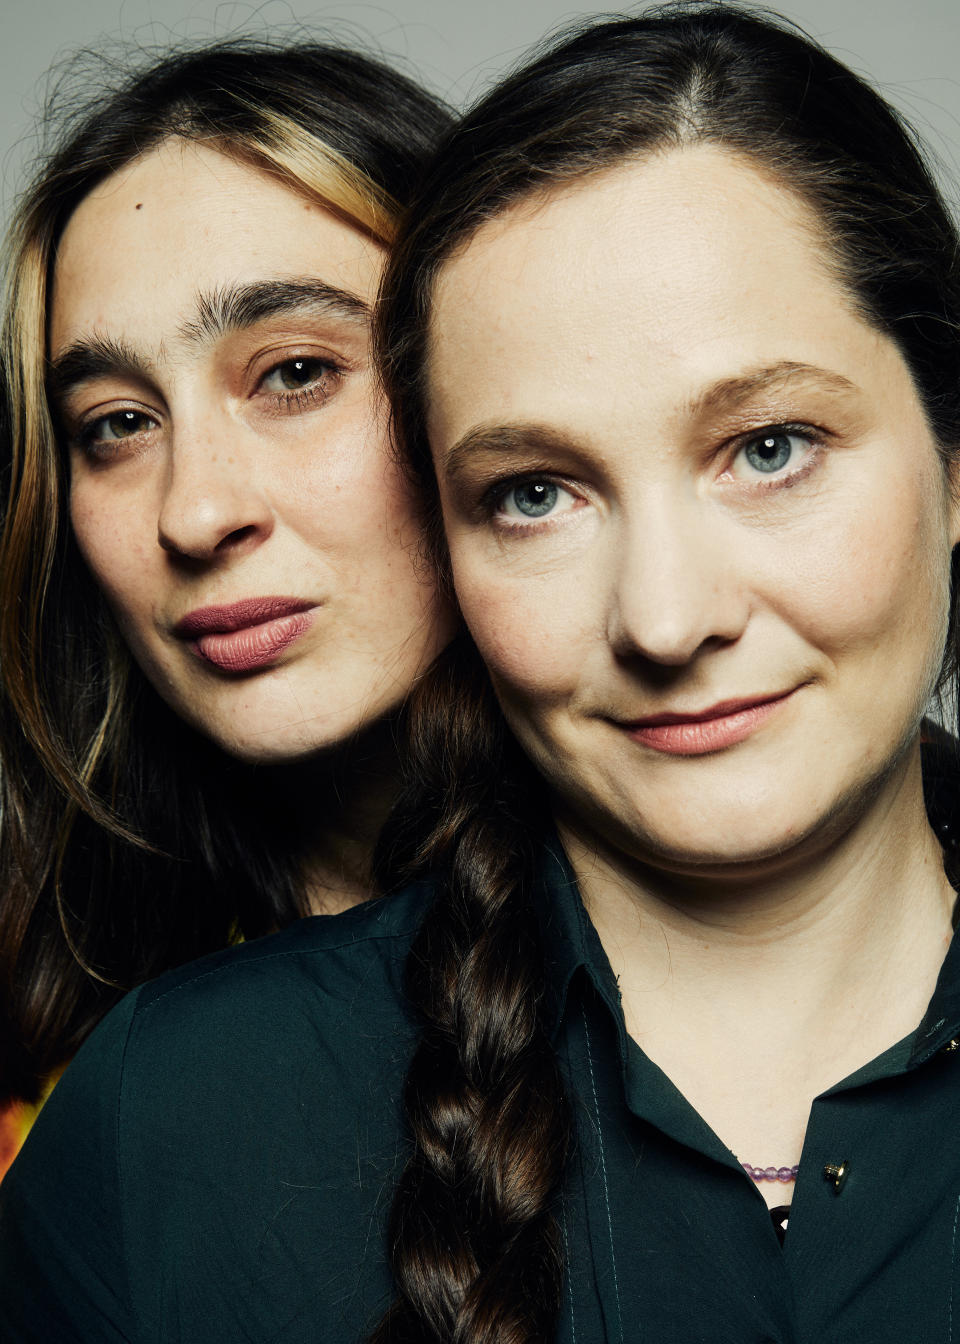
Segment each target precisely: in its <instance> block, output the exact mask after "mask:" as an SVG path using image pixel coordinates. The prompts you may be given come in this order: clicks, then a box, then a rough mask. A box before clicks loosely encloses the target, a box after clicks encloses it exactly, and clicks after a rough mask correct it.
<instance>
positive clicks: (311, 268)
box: [50, 139, 383, 354]
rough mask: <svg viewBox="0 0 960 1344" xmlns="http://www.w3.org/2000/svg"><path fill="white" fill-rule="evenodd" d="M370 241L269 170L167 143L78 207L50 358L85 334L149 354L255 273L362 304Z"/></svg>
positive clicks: (60, 264) (371, 277)
mask: <svg viewBox="0 0 960 1344" xmlns="http://www.w3.org/2000/svg"><path fill="white" fill-rule="evenodd" d="M382 264H383V257H382V253H381V251H380V249H379V248H378V247H377V245H376V244H375V243H373V242H371V241H370V240H369V239H368V238H367V237H366V236H365V235H363V234H362V233H360V231H359V230H357V229H354V228H352V227H351V226H350V225H349V224H347V223H345V222H344V221H342V220H340V219H339V218H337V217H336V216H335V215H333V214H332V213H331V212H330V211H328V210H326V209H325V208H324V207H323V206H322V205H320V204H318V203H316V202H314V201H311V200H309V199H307V198H306V197H305V196H302V195H300V194H299V193H298V192H296V191H293V190H292V189H290V188H288V187H287V186H285V185H284V184H283V183H282V182H281V181H279V180H278V179H276V178H274V177H272V176H271V175H270V174H269V173H267V172H265V171H261V170H260V169H258V168H255V167H253V166H250V165H247V164H244V163H241V162H239V161H238V160H236V159H234V158H232V157H230V156H228V155H226V154H223V153H220V152H219V151H218V150H215V149H212V148H210V147H208V146H205V145H199V144H195V143H192V142H189V141H184V140H176V139H172V140H167V141H164V142H163V143H162V144H160V145H159V146H158V147H157V148H156V149H153V150H151V151H149V152H148V153H146V154H144V155H142V156H141V157H140V158H138V159H135V160H134V161H133V162H132V163H131V164H129V165H127V166H126V167H125V168H123V169H122V170H120V171H119V172H117V173H114V174H113V175H112V176H111V177H109V178H107V179H106V180H105V181H104V182H102V183H100V184H99V186H97V187H96V188H95V189H94V190H93V191H92V192H91V193H90V194H89V195H88V196H87V197H85V199H84V200H83V201H82V202H81V203H80V205H79V206H78V207H77V209H76V211H75V212H74V214H73V216H72V217H71V219H70V221H69V223H68V225H67V227H66V229H65V231H64V234H63V238H62V239H61V243H60V246H59V248H58V251H57V258H56V264H55V267H54V277H53V292H52V298H51V308H50V343H51V350H52V352H53V353H54V354H56V352H57V350H58V348H63V347H65V346H67V345H69V344H71V343H72V342H74V341H76V340H78V339H80V338H82V337H85V336H88V335H89V334H90V333H91V332H92V331H97V332H106V333H107V334H109V335H117V334H119V335H122V336H123V337H124V338H128V339H129V340H131V341H132V342H136V343H137V344H139V345H143V346H145V347H146V346H151V347H155V346H158V345H160V344H162V343H163V342H164V341H165V340H167V339H168V338H170V337H171V336H172V334H173V333H174V332H175V331H176V330H177V329H178V328H179V327H181V326H182V325H183V322H184V318H185V316H187V315H189V313H190V312H191V310H192V308H193V306H195V304H196V299H197V295H198V294H201V293H204V294H210V293H215V292H216V291H218V290H219V289H222V288H224V287H226V286H230V285H236V284H243V283H246V282H252V281H255V280H256V279H258V278H261V277H263V276H265V275H269V276H283V275H294V276H300V275H311V276H316V277H317V278H318V279H321V280H323V281H325V282H327V283H328V284H330V285H333V286H335V287H337V288H340V289H344V290H347V291H349V292H350V293H354V294H356V295H357V296H358V297H359V298H361V299H366V300H367V301H369V302H372V301H373V299H374V298H375V295H376V290H377V286H378V283H379V278H380V273H381V269H382Z"/></svg>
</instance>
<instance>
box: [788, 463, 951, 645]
mask: <svg viewBox="0 0 960 1344" xmlns="http://www.w3.org/2000/svg"><path fill="white" fill-rule="evenodd" d="M808 542H809V544H808V545H807V546H805V547H803V549H802V552H801V554H800V555H798V556H797V566H796V571H795V574H794V576H793V578H792V580H791V579H790V578H789V576H787V575H786V574H784V576H783V582H784V590H785V591H790V592H791V593H792V607H793V610H794V612H795V623H796V624H797V626H799V628H800V630H801V633H804V634H808V635H809V637H810V638H811V640H812V641H813V642H815V643H817V644H819V645H820V646H821V647H822V648H823V649H824V650H825V651H826V652H827V653H828V654H832V653H836V654H837V655H838V656H841V655H843V654H844V653H845V652H846V651H848V650H859V651H861V652H863V653H865V654H866V655H868V656H869V655H872V654H877V655H882V656H884V657H887V656H889V654H890V652H891V651H892V650H897V651H898V652H899V655H900V656H901V657H902V658H904V659H906V660H910V659H914V660H916V661H918V662H924V663H925V662H926V661H927V660H928V659H929V657H931V656H933V657H937V658H939V651H940V648H941V646H942V639H943V635H944V633H945V628H946V626H945V623H946V619H947V608H948V602H949V590H948V582H949V565H950V544H949V539H948V537H947V530H946V518H945V513H944V506H943V490H942V487H941V486H940V483H939V481H938V480H937V479H935V478H934V479H931V478H930V477H929V476H928V475H925V474H921V475H916V476H912V477H900V478H899V479H897V478H894V480H893V481H892V482H891V484H890V486H889V488H887V489H884V490H876V491H873V492H872V493H871V494H870V496H869V497H864V496H863V495H859V496H857V497H855V498H851V499H847V500H844V499H842V498H841V499H840V500H838V501H837V507H836V508H835V509H832V510H831V511H830V513H829V514H825V515H823V516H821V518H820V519H819V522H818V526H817V528H816V529H815V532H814V534H813V535H812V536H811V537H810V538H808Z"/></svg>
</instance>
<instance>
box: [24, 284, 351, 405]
mask: <svg viewBox="0 0 960 1344" xmlns="http://www.w3.org/2000/svg"><path fill="white" fill-rule="evenodd" d="M294 313H301V314H309V315H312V316H318V317H321V316H322V317H334V318H340V319H344V320H346V321H348V322H351V323H354V324H356V325H357V326H359V327H362V328H364V329H367V328H369V326H370V321H371V310H370V305H369V304H368V303H366V302H365V301H364V300H363V299H361V298H360V297H359V296H358V295H357V294H352V293H351V292H350V291H349V290H346V289H338V288H337V287H336V286H335V285H328V284H327V283H326V282H325V281H323V280H314V279H312V278H309V277H307V278H302V279H294V280H256V281H252V282H251V283H249V284H236V285H225V286H223V287H222V288H220V289H216V290H213V291H211V292H210V293H201V294H198V295H197V297H196V315H195V316H194V317H193V318H191V319H190V320H189V321H188V322H185V323H183V325H182V326H181V327H180V329H179V332H178V335H179V337H180V339H181V340H183V341H184V342H186V343H187V344H188V345H197V344H202V343H205V342H207V341H215V340H217V339H218V338H219V337H220V336H223V335H225V334H226V333H227V332H229V331H237V330H239V329H241V328H243V327H251V326H253V325H254V324H255V323H257V322H264V321H266V320H267V319H268V318H271V317H280V316H283V315H284V314H294ZM153 368H154V361H153V359H152V358H151V357H150V356H149V355H147V354H145V353H144V352H142V351H138V350H136V349H135V348H134V347H133V346H131V345H129V344H127V343H126V342H125V341H117V340H112V339H111V338H109V337H107V336H99V335H94V336H90V337H88V338H84V339H81V340H78V341H75V342H74V343H73V344H72V345H70V346H69V347H68V348H67V349H66V350H64V351H63V353H62V354H59V355H58V356H57V357H56V359H53V360H51V361H50V364H49V369H48V376H47V389H48V392H49V395H50V396H51V398H53V399H54V400H55V401H62V400H63V399H64V397H66V395H67V394H68V393H69V392H70V391H71V390H72V389H73V388H75V387H77V386H79V385H80V384H81V383H85V382H90V381H91V379H94V378H103V377H109V376H112V375H117V374H119V375H121V376H125V377H131V378H143V377H150V376H151V373H152V371H153Z"/></svg>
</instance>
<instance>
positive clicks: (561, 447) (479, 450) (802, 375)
mask: <svg viewBox="0 0 960 1344" xmlns="http://www.w3.org/2000/svg"><path fill="white" fill-rule="evenodd" d="M794 382H802V383H816V384H819V385H820V386H821V387H822V388H824V389H825V390H826V391H828V392H839V393H850V392H857V391H858V390H859V389H858V388H857V385H856V383H852V382H851V381H850V379H849V378H845V377H844V376H843V375H842V374H840V373H834V372H833V371H831V370H830V369H821V368H818V367H817V365H815V364H800V363H797V362H796V361H794V360H780V361H779V362H778V363H776V364H769V365H765V366H764V367H762V368H758V369H750V370H748V371H747V372H746V373H743V374H738V375H737V376H736V377H735V378H722V379H720V380H719V381H718V382H716V383H713V384H711V386H710V387H708V388H706V389H705V390H704V391H703V392H701V393H699V394H698V395H697V396H696V397H694V398H693V399H692V401H691V402H690V403H689V404H688V406H687V408H686V414H687V415H688V416H689V417H691V418H692V419H701V418H703V417H705V416H717V415H722V414H729V413H730V412H731V411H734V410H736V409H737V407H738V406H741V405H742V404H743V403H744V402H745V401H749V400H750V398H751V397H755V396H758V395H760V394H761V393H763V392H771V391H774V390H776V389H778V388H781V387H784V386H789V385H790V384H791V383H794ZM574 447H575V445H574V444H573V443H572V442H571V441H570V439H569V438H568V437H567V436H566V435H564V434H563V433H562V432H559V431H558V430H556V429H553V428H551V427H549V426H547V425H540V424H535V423H521V424H514V425H496V424H494V425H475V426H474V427H473V428H472V429H469V430H468V431H467V432H466V434H464V435H463V436H462V437H461V438H459V439H458V440H457V442H456V443H455V444H454V445H453V447H452V448H451V449H450V450H449V451H448V453H447V455H446V463H445V467H446V472H447V474H448V475H449V476H451V477H453V476H457V475H458V474H459V473H460V472H462V471H464V470H466V468H467V467H468V465H469V464H470V462H471V461H475V460H476V458H477V456H478V455H490V456H503V455H510V454H513V453H515V454H521V453H525V454H528V455H529V454H537V453H538V452H539V453H542V454H543V455H544V456H545V457H552V456H555V455H556V454H557V453H562V452H570V451H571V449H573V448H574Z"/></svg>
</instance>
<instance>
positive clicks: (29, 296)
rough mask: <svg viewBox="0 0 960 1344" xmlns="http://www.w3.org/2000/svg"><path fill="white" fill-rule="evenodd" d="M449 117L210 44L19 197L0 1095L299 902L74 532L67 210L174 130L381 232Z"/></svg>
mask: <svg viewBox="0 0 960 1344" xmlns="http://www.w3.org/2000/svg"><path fill="white" fill-rule="evenodd" d="M100 73H101V74H102V73H103V72H102V71H101V72H100ZM448 122H449V116H448V114H447V112H446V111H445V109H444V108H443V107H442V106H441V105H440V104H439V103H438V102H437V101H436V100H435V99H433V98H432V97H431V96H430V95H428V94H427V93H425V92H424V91H423V90H421V89H419V88H418V87H417V86H416V85H414V84H413V83H411V82H410V81H409V80H408V79H406V78H405V77H403V76H402V75H400V74H398V73H397V72H395V71H393V70H391V69H389V68H388V67H387V66H385V65H383V64H381V63H380V62H378V61H375V60H372V59H370V58H368V57H366V56H364V55H361V54H359V53H355V52H350V51H345V50H342V49H338V48H336V47H331V46H325V45H323V44H319V43H310V42H296V43H293V44H286V45H284V44H283V43H275V44H272V43H269V42H264V41H253V40H249V41H244V40H239V41H232V42H221V43H213V44H209V45H206V46H204V47H201V48H193V49H189V50H185V51H179V52H177V51H175V52H168V53H166V54H165V55H164V56H163V57H162V58H161V59H160V60H158V61H157V60H153V61H150V62H148V64H147V65H146V66H145V67H144V68H142V69H139V70H135V71H134V72H133V73H132V74H131V75H129V76H128V77H127V78H126V79H125V80H124V81H123V83H122V84H121V85H120V87H118V88H116V89H115V90H114V92H113V93H112V94H109V93H106V92H104V90H103V88H102V87H101V88H98V92H97V97H96V100H95V101H94V102H92V103H90V105H89V106H88V107H87V109H86V110H85V111H83V110H81V112H80V113H79V114H75V115H74V116H73V117H72V118H71V119H70V121H69V122H68V124H67V126H66V127H65V129H64V130H63V131H62V132H61V134H60V137H59V141H58V143H57V144H56V146H55V149H54V152H53V153H52V154H51V156H50V157H49V159H48V160H47V162H46V163H45V164H44V165H43V166H42V167H41V169H40V171H39V173H38V175H37V177H36V179H35V180H34V182H33V183H32V185H31V186H30V187H29V188H28V189H27V191H26V192H25V193H24V195H23V197H22V199H21V201H20V204H19V206H18V209H17V210H16V213H15V215H14V218H13V222H12V225H11V228H10V232H9V235H8V239H7V247H6V287H5V294H4V308H3V321H2V330H0V359H2V363H3V373H4V395H3V426H2V429H3V435H2V453H3V458H2V467H0V474H2V480H3V501H2V505H0V507H2V510H3V514H2V530H0V767H2V768H0V884H2V887H0V889H2V892H3V899H2V903H0V1100H2V1099H3V1097H4V1096H19V1097H26V1098H32V1097H33V1096H35V1095H36V1094H37V1091H38V1089H39V1087H40V1083H41V1080H42V1078H43V1077H44V1076H45V1075H46V1074H48V1073H49V1072H50V1071H51V1070H52V1069H55V1068H56V1067H57V1066H59V1065H60V1064H62V1063H63V1062H64V1061H65V1060H66V1059H67V1058H68V1057H69V1056H70V1055H71V1054H72V1053H73V1052H74V1050H75V1049H76V1047H77V1046H78V1045H79V1043H80V1042H81V1041H82V1039H83V1038H84V1037H85V1036H86V1034H87V1033H88V1032H89V1031H90V1029H91V1028H92V1027H93V1025H94V1024H95V1023H96V1021H97V1020H98V1019H99V1018H100V1017H101V1016H102V1014H103V1013H104V1012H105V1011H106V1009H107V1008H108V1007H109V1006H110V1004H111V1003H112V1002H113V1001H114V1000H115V999H116V998H117V997H118V995H119V993H120V992H121V990H122V989H125V988H128V987H130V986H131V985H134V984H137V983H139V982H140V981H142V980H144V979H146V978H148V977H149V976H151V975H154V974H157V973H159V972H160V971H161V970H163V969H165V968H166V967H168V966H171V965H175V964H178V963H179V962H182V961H185V960H188V959H190V958H191V957H194V956H198V955H200V954H201V953H203V952H205V951H209V950H211V949H212V948H216V947H220V946H223V945H224V944H225V943H226V942H228V941H230V940H231V939H232V938H234V937H236V936H237V935H238V934H242V935H244V936H255V935H257V934H260V933H264V932H267V931H268V930H270V929H271V928H273V927H276V926H278V925H282V924H284V923H286V922H288V921H289V920H291V919H293V918H296V917H298V916H299V915H300V914H302V913H304V908H303V905H304V896H303V882H302V878H301V874H300V872H299V868H298V857H297V853H296V851H297V844H296V838H295V837H294V836H293V835H292V833H291V829H290V825H289V823H288V819H287V818H285V817H284V815H283V813H282V810H281V808H279V807H278V806H277V805H276V803H275V802H274V801H273V800H272V790H271V787H270V780H271V774H270V771H269V770H267V769H261V770H259V771H254V770H253V769H252V768H251V767H249V766H244V765H242V764H240V763H239V762H236V761H232V760H230V759H229V758H227V757H226V756H225V755H224V754H223V753H222V752H220V751H219V750H218V749H217V748H216V747H214V746H213V745H212V744H211V743H210V742H208V741H206V740H205V739H204V738H202V737H201V736H200V735H199V734H197V733H195V732H194V731H193V730H191V729H189V728H188V727H187V726H186V725H185V724H184V723H182V722H181V721H180V720H179V719H178V718H177V716H176V715H175V714H174V713H173V712H172V711H171V710H170V709H168V708H167V706H166V705H165V704H163V703H162V701H161V700H160V699H159V697H158V696H157V695H156V694H155V693H154V692H153V690H152V689H151V687H150V686H149V685H148V684H147V682H146V681H145V679H144V677H143V676H142V674H141V673H140V671H139V669H138V668H137V667H136V666H135V665H134V664H133V662H132V660H131V658H130V655H129V653H128V651H127V649H126V647H125V645H124V642H123V640H122V639H121V638H120V636H119V634H118V633H117V630H116V627H115V624H114V621H113V619H112V617H111V615H110V613H109V611H108V610H107V607H106V604H105V602H104V600H103V599H102V597H101V594H100V592H99V591H98V589H97V587H96V585H95V584H94V583H93V581H92V580H91V578H90V576H89V574H88V573H87V571H86V568H85V566H84V565H83V562H82V561H81V559H80V556H79V554H78V552H77V549H76V546H75V544H74V541H73V538H72V536H71V533H70V529H69V525H68V521H67V514H66V496H67V489H68V481H67V476H66V469H65V462H64V454H63V452H62V450H61V446H60V444H59V442H58V434H57V427H56V425H55V423H54V421H53V419H52V416H51V412H50V409H49V406H48V401H47V395H46V386H45V384H46V375H47V367H46V321H47V307H48V296H49V284H50V275H51V269H52V266H53V262H54V260H55V256H56V249H57V245H58V242H59V239H60V237H61V235H62V233H63V230H64V228H65V227H66V224H67V222H68V221H69V219H70V217H71V214H72V212H73V210H74V209H75V208H76V206H77V205H78V204H79V202H80V201H81V200H83V198H84V197H85V196H86V195H87V194H88V193H89V192H90V191H91V190H92V189H93V188H94V187H95V186H96V185H97V184H98V183H99V182H101V181H102V180H103V179H104V178H106V177H108V176H109V175H110V174H111V173H113V172H116V171H117V170H118V169H120V168H122V167H123V166H124V165H126V164H127V163H129V162H131V161H132V160H133V159H135V158H137V157H138V155H140V154H142V153H144V152H145V151H146V150H148V149H150V148H151V147H152V146H155V145H156V144H158V143H159V142H160V141H162V140H164V139H167V138H168V137H171V136H176V137H181V138H186V139H190V140H193V141H199V142H202V143H204V144H207V145H210V146H211V147H214V148H216V149H218V150H220V151H222V152H224V153H227V154H230V155H233V156H234V157H236V158H238V159H240V160H241V161H243V162H245V163H249V164H252V165H254V166H255V167H258V168H260V169H261V170H263V171H266V172H268V173H270V174H271V175H273V176H274V177H276V178H278V179H279V180H280V181H281V182H282V183H284V184H285V185H287V186H289V188H290V189H291V190H293V191H296V192H298V193H300V194H302V195H305V196H307V197H309V198H311V199H313V200H317V201H320V202H321V203H322V204H323V205H324V206H325V207H326V208H328V209H330V210H332V211H334V212H335V213H337V214H338V215H339V216H340V217H341V218H343V219H345V220H346V221H347V222H349V223H350V224H352V225H353V226H354V227H356V228H359V229H361V230H362V231H364V232H365V233H367V234H368V235H369V236H371V237H372V238H374V239H375V240H376V241H377V242H379V243H381V244H384V245H386V244H389V243H390V242H391V241H392V237H393V234H394V231H395V229H396V227H397V223H398V220H399V218H400V216H401V214H402V212H403V209H404V206H405V204H406V202H407V199H408V197H409V194H410V192H411V189H412V185H413V183H414V181H415V180H416V178H417V176H418V174H419V172H420V170H421V167H422V164H423V162H424V160H425V157H426V155H427V153H428V151H429V150H431V149H432V148H433V146H434V144H435V142H436V140H437V139H438V137H439V135H440V134H441V132H442V131H443V130H444V129H445V128H446V126H447V125H448ZM319 807H320V802H319V800H318V808H319ZM322 824H323V819H322V815H318V818H317V825H318V827H322Z"/></svg>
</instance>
